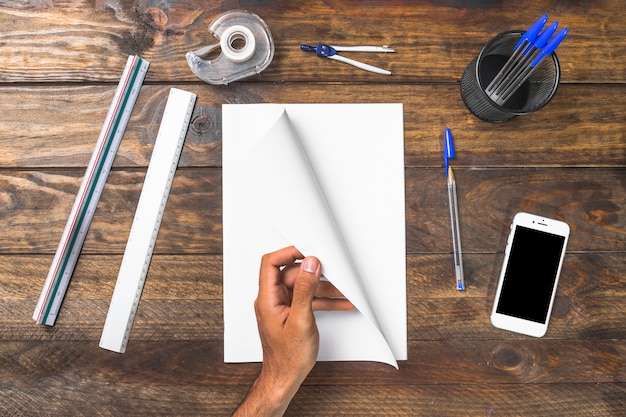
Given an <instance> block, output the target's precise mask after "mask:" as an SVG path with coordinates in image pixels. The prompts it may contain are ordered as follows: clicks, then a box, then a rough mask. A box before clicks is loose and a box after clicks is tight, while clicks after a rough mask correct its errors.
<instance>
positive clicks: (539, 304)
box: [491, 213, 570, 337]
mask: <svg viewBox="0 0 626 417" xmlns="http://www.w3.org/2000/svg"><path fill="white" fill-rule="evenodd" d="M569 231H570V228H569V226H568V225H567V224H566V223H564V222H562V221H559V220H553V219H548V218H546V217H541V216H537V215H534V214H529V213H517V214H516V215H515V217H514V218H513V224H512V225H511V232H510V234H509V239H508V241H507V244H506V250H505V252H504V263H503V265H502V271H501V272H500V279H499V281H498V289H497V290H496V298H495V302H494V304H493V310H492V311H491V323H493V325H494V326H496V327H498V328H500V329H504V330H510V331H513V332H517V333H522V334H525V335H529V336H534V337H541V336H543V335H545V334H546V331H547V330H548V322H549V320H550V313H551V311H552V304H553V303H554V296H555V294H556V286H557V284H558V281H559V275H560V273H561V265H563V258H564V257H565V247H566V246H567V240H568V238H569Z"/></svg>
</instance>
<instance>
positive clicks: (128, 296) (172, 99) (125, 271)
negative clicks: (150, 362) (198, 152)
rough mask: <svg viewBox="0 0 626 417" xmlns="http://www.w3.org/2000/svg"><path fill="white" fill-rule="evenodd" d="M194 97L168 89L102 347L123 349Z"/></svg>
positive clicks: (103, 334) (103, 332)
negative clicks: (168, 92) (168, 93)
mask: <svg viewBox="0 0 626 417" xmlns="http://www.w3.org/2000/svg"><path fill="white" fill-rule="evenodd" d="M195 100H196V95H195V94H193V93H189V92H187V91H183V90H179V89H176V88H172V89H171V90H170V95H169V97H168V100H167V104H166V106H165V110H164V112H163V117H162V120H161V126H160V127H159V132H158V134H157V140H156V142H155V145H154V148H153V151H152V156H151V158H150V163H149V165H148V171H147V172H146V177H145V179H144V184H143V187H142V190H141V195H140V197H139V202H138V204H137V209H136V211H135V217H134V219H133V224H132V226H131V230H130V234H129V237H128V242H127V244H126V250H125V252H124V257H123V259H122V264H121V266H120V271H119V274H118V278H117V282H116V284H115V289H114V290H113V296H112V297H111V304H110V306H109V311H108V313H107V318H106V321H105V323H104V328H103V330H102V336H101V339H100V347H101V348H103V349H108V350H112V351H114V352H118V353H123V352H124V351H125V350H126V345H127V343H128V339H129V337H130V332H131V329H132V325H133V322H134V318H135V315H136V312H137V308H138V306H139V301H140V299H141V293H142V291H143V286H144V283H145V278H146V275H147V272H148V269H149V266H150V260H151V257H152V252H153V250H154V246H155V244H156V239H157V236H158V232H159V227H160V224H161V220H162V218H163V214H164V212H165V206H166V204H167V199H168V196H169V192H170V189H171V185H172V181H173V179H174V174H175V172H176V167H177V166H178V160H179V158H180V153H181V151H182V148H183V145H184V140H185V136H186V133H187V130H188V127H189V121H190V119H191V114H192V112H193V107H194V104H195ZM168 141H169V142H168Z"/></svg>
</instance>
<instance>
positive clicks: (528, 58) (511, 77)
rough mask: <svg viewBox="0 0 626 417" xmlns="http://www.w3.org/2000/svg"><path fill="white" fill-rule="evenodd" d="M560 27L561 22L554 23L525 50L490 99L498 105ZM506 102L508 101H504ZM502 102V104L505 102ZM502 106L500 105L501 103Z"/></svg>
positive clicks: (493, 91)
mask: <svg viewBox="0 0 626 417" xmlns="http://www.w3.org/2000/svg"><path fill="white" fill-rule="evenodd" d="M558 26H559V22H554V23H552V24H551V25H550V26H548V28H546V30H544V31H543V32H541V34H540V35H539V36H538V37H537V39H535V41H534V42H533V43H532V44H530V45H529V46H528V47H527V48H526V49H525V50H524V53H523V54H522V56H521V57H520V59H519V60H518V61H517V62H516V63H515V65H513V67H512V68H511V69H510V71H509V72H508V74H506V76H505V77H504V79H503V80H502V81H501V82H500V83H499V85H498V86H496V88H495V89H493V90H492V91H491V92H490V93H488V95H489V98H491V99H492V100H493V101H495V102H496V103H498V101H499V98H500V97H501V96H502V95H503V92H504V91H507V89H508V88H509V87H510V86H511V84H512V83H513V82H514V81H515V80H517V79H519V76H520V74H521V73H523V72H524V70H525V69H526V68H528V65H529V63H531V62H532V61H533V60H534V59H535V57H536V56H537V55H538V54H539V53H540V52H541V48H543V47H544V46H545V45H546V44H547V43H548V41H549V40H550V37H552V35H553V34H554V32H556V29H557V27H558ZM504 101H506V100H504ZM504 101H502V102H504ZM499 104H500V103H499Z"/></svg>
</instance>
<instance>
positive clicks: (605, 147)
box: [0, 25, 626, 175]
mask: <svg viewBox="0 0 626 417" xmlns="http://www.w3.org/2000/svg"><path fill="white" fill-rule="evenodd" d="M625 26H626V25H625ZM121 69H122V67H120V69H119V71H120V74H121ZM178 87H180V88H182V89H186V90H189V91H193V92H195V93H197V94H198V103H197V104H196V108H195V111H194V115H193V117H192V122H191V128H190V130H189V132H188V135H187V138H186V142H185V147H184V149H183V153H182V156H181V159H180V166H181V167H195V166H201V167H206V166H208V167H219V166H221V159H222V158H221V137H222V134H221V106H222V104H223V103H259V102H273V103H299V102H307V103H316V102H319V103H354V102H356V103H369V102H396V103H403V105H404V131H405V163H406V165H407V166H408V167H424V166H429V167H440V166H442V146H443V145H442V141H443V139H442V137H443V130H444V128H446V127H450V128H451V129H452V131H453V134H454V137H455V142H456V147H457V158H456V160H455V161H454V163H455V166H459V167H481V168H485V167H501V166H518V167H531V166H572V167H622V168H623V167H624V166H625V165H624V155H625V154H626V138H625V136H624V135H625V132H626V114H625V113H624V112H623V111H622V109H624V108H626V85H580V86H579V85H576V86H572V85H563V86H561V87H560V88H559V90H558V92H557V94H556V96H555V97H554V99H553V101H552V102H551V103H550V104H548V105H547V106H546V107H545V108H543V109H541V110H540V111H538V112H537V113H535V114H532V115H527V116H520V117H517V118H516V119H513V120H512V121H509V122H507V123H501V124H494V123H487V122H483V121H481V120H479V119H477V118H476V117H474V116H473V115H472V114H471V113H470V112H469V111H468V110H467V108H466V107H465V105H464V104H463V101H462V99H461V95H460V91H459V86H458V84H435V85H432V84H422V85H414V84H406V85H404V84H403V85H367V86H364V87H359V88H356V89H355V88H354V86H351V85H343V86H342V85H334V84H304V85H299V84H295V85H294V84H287V85H281V87H280V88H276V86H275V85H273V84H246V83H241V84H236V83H235V84H232V85H229V86H226V87H212V86H206V85H202V84H199V85H196V84H193V85H178ZM114 89H115V87H114V86H69V87H68V86H45V87H33V86H25V87H2V88H0V94H1V95H2V96H3V97H4V100H2V102H0V120H1V121H2V123H0V149H2V150H3V152H1V153H0V166H1V167H4V168H10V167H32V168H50V167H75V168H84V167H85V166H86V165H87V163H88V161H89V158H90V156H91V153H92V152H93V148H94V146H95V142H96V140H97V138H98V134H99V132H100V129H101V127H102V123H103V121H104V118H105V116H106V113H107V110H108V107H109V105H110V103H111V99H112V98H113V93H114ZM168 91H169V86H163V85H158V86H144V88H143V89H142V90H141V93H140V95H139V98H138V101H137V105H136V106H135V111H134V112H133V116H132V117H131V119H130V122H129V125H128V128H127V130H126V134H125V135H124V139H123V140H122V143H121V145H120V149H119V152H118V155H117V158H116V160H115V164H114V167H115V168H120V169H121V168H126V167H145V166H147V164H148V162H149V160H150V154H151V152H152V147H153V145H154V141H155V139H156V135H157V132H158V127H159V124H160V121H161V117H162V113H163V109H164V107H165V101H166V99H167V94H168ZM578 109H585V110H584V111H578ZM380 122H381V123H383V122H384V121H380ZM81 175H82V173H81Z"/></svg>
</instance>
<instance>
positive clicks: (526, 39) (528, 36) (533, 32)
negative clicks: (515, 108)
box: [485, 14, 548, 95]
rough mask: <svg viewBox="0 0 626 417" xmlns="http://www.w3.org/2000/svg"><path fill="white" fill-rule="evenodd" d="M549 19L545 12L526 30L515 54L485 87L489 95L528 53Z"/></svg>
mask: <svg viewBox="0 0 626 417" xmlns="http://www.w3.org/2000/svg"><path fill="white" fill-rule="evenodd" d="M547 21H548V15H547V14H544V15H543V16H541V17H540V18H539V20H537V21H536V22H535V23H534V24H533V25H532V26H531V27H530V28H528V30H527V31H526V32H524V33H523V34H522V36H521V37H520V39H519V41H517V44H516V45H515V47H514V48H513V51H514V52H513V55H511V57H510V58H509V60H508V61H507V62H506V64H504V66H503V67H502V69H501V70H500V71H499V72H498V74H496V76H495V77H494V79H493V80H492V81H491V83H489V86H488V87H487V88H486V89H485V92H486V93H487V95H489V94H491V92H492V91H493V89H494V88H495V87H496V86H497V85H498V84H499V83H500V81H501V80H502V78H503V77H504V76H505V75H506V74H507V73H508V72H509V70H510V69H511V67H512V66H513V65H514V64H515V63H516V62H517V59H518V58H519V57H520V56H522V55H523V54H525V53H526V51H527V47H529V46H531V45H532V44H533V42H535V39H536V38H537V36H538V35H539V32H541V29H543V26H544V25H545V24H546V22H547Z"/></svg>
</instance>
